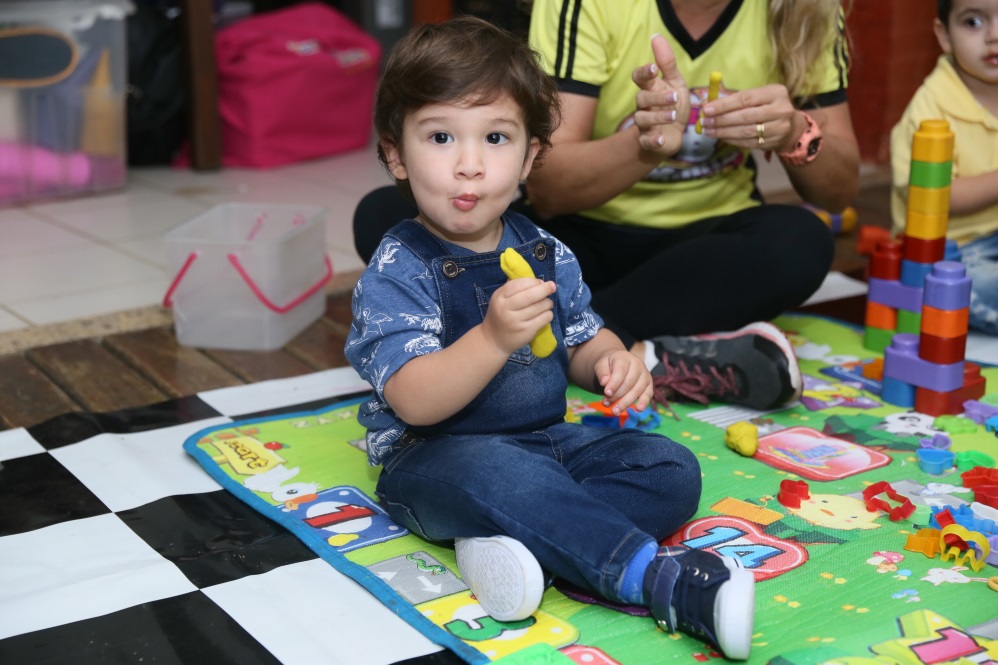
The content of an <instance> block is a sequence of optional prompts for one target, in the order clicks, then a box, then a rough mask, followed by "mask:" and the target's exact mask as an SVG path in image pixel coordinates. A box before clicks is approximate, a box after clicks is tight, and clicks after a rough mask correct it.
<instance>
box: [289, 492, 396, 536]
mask: <svg viewBox="0 0 998 665" xmlns="http://www.w3.org/2000/svg"><path fill="white" fill-rule="evenodd" d="M288 512H289V513H290V514H292V515H294V516H296V517H298V518H299V519H300V520H301V521H302V522H303V523H304V524H306V525H308V526H310V527H312V528H314V529H319V530H321V531H324V532H325V533H326V534H328V535H327V538H326V542H328V543H329V545H331V546H332V547H334V548H336V550H337V551H339V552H349V551H350V550H356V549H359V548H361V547H367V546H368V545H373V544H374V543H382V542H385V541H386V540H391V539H392V538H399V537H400V536H404V535H406V534H407V533H409V531H408V530H407V529H405V528H404V527H401V526H399V525H398V524H396V523H395V522H393V521H392V519H391V518H390V517H389V516H388V514H387V513H385V511H384V510H382V508H381V507H380V506H379V505H378V504H376V503H375V502H374V501H372V500H371V499H370V498H369V497H368V496H367V495H366V494H364V493H363V492H361V491H360V490H358V489H357V488H356V487H349V486H340V487H333V488H330V489H326V490H322V491H320V492H318V493H316V494H315V495H314V498H312V499H311V500H308V501H300V502H299V503H297V504H296V505H295V507H294V509H292V510H288Z"/></svg>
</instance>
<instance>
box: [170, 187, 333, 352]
mask: <svg viewBox="0 0 998 665" xmlns="http://www.w3.org/2000/svg"><path fill="white" fill-rule="evenodd" d="M324 217H325V210H324V209H323V208H316V207H308V206H296V205H268V204H258V203H256V204H255V203H227V204H224V205H220V206H216V207H214V208H212V209H211V210H209V211H208V212H206V213H204V214H203V215H200V216H199V217H195V218H194V219H192V220H191V221H189V222H187V223H185V224H182V225H181V226H178V227H177V228H175V229H173V230H172V231H169V232H168V233H167V234H166V235H165V239H166V242H167V246H168V249H169V257H170V268H171V272H172V274H173V281H172V283H171V284H170V287H169V289H168V290H167V292H166V295H165V296H164V298H163V304H164V306H166V307H172V308H173V320H174V326H175V329H176V333H177V341H178V342H179V343H180V344H182V345H185V346H194V347H202V348H216V349H238V350H247V351H270V350H273V349H278V348H280V347H282V346H284V345H285V344H286V343H287V342H288V341H289V340H290V339H291V338H292V337H294V336H295V335H297V334H298V333H300V332H301V331H302V330H304V329H305V328H306V327H307V326H308V325H309V324H311V323H312V322H314V321H315V320H317V319H318V318H319V317H320V316H321V315H322V313H323V311H325V306H326V299H325V289H324V288H323V287H324V286H325V284H326V283H327V282H328V281H329V279H330V278H331V277H332V274H333V268H332V265H331V263H330V261H329V257H328V256H327V255H326V251H325V225H324V223H323V220H324Z"/></svg>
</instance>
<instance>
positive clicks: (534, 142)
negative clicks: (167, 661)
mask: <svg viewBox="0 0 998 665" xmlns="http://www.w3.org/2000/svg"><path fill="white" fill-rule="evenodd" d="M540 149H541V141H540V139H538V138H537V137H536V136H534V137H531V139H530V145H528V146H527V154H526V155H524V158H523V168H522V169H520V182H525V181H526V180H527V176H528V175H530V169H531V168H533V166H534V159H535V158H536V157H537V153H538V152H539V151H540Z"/></svg>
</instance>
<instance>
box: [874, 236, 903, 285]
mask: <svg viewBox="0 0 998 665" xmlns="http://www.w3.org/2000/svg"><path fill="white" fill-rule="evenodd" d="M870 277H876V278H877V279H888V280H895V281H896V280H899V279H901V243H899V242H898V241H896V240H881V241H880V242H878V243H877V248H876V249H875V250H873V256H871V257H870Z"/></svg>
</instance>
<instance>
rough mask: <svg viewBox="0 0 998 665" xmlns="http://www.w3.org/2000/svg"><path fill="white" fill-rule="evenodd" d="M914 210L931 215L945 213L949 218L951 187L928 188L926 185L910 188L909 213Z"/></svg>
mask: <svg viewBox="0 0 998 665" xmlns="http://www.w3.org/2000/svg"><path fill="white" fill-rule="evenodd" d="M912 211H915V212H921V213H928V214H930V215H945V216H946V218H947V219H948V218H949V187H939V188H937V189H926V188H924V187H914V186H912V187H909V188H908V215H909V216H910V215H911V213H912Z"/></svg>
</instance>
